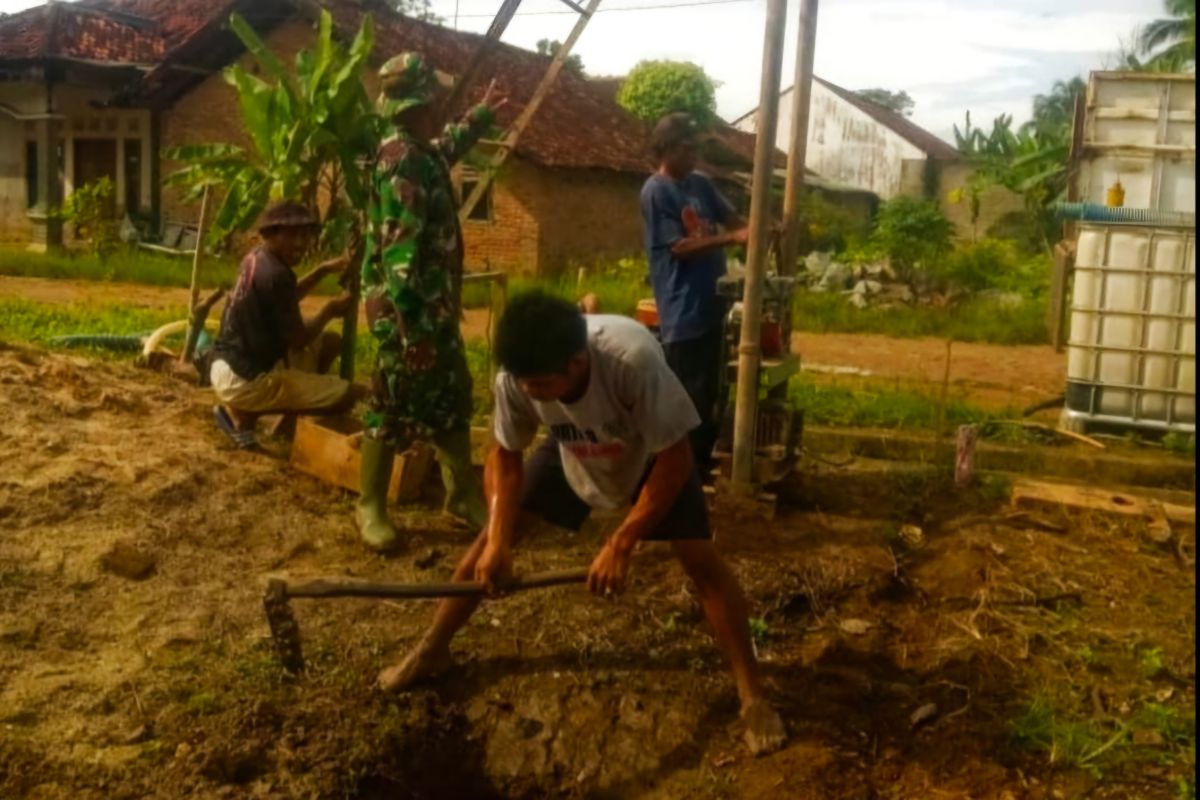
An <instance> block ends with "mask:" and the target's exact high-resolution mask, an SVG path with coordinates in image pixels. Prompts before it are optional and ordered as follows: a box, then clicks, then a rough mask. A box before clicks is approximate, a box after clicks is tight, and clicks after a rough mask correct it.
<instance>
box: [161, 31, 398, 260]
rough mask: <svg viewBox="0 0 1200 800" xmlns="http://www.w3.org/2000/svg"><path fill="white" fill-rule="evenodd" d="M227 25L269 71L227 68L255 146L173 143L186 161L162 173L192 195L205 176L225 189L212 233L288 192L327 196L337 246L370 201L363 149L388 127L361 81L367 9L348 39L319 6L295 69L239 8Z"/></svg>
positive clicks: (326, 221)
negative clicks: (311, 41) (344, 41)
mask: <svg viewBox="0 0 1200 800" xmlns="http://www.w3.org/2000/svg"><path fill="white" fill-rule="evenodd" d="M230 27H231V29H232V30H233V31H234V33H235V34H237V36H238V38H239V39H241V41H242V43H243V44H244V45H245V47H246V49H247V51H248V52H249V53H250V54H251V56H252V57H253V59H254V61H255V64H256V66H257V69H256V70H255V72H257V73H259V74H261V75H263V76H265V77H264V78H260V77H258V75H257V74H255V73H252V72H251V71H250V70H247V69H245V68H243V67H242V66H240V65H237V64H235V65H233V66H231V67H229V68H228V69H226V70H225V73H224V77H225V80H226V81H227V82H228V83H229V84H231V85H232V86H233V87H234V88H236V89H237V93H238V100H239V104H240V107H241V113H242V124H243V127H244V129H245V131H246V133H247V134H248V136H249V138H250V141H251V145H252V147H251V149H249V150H246V149H243V148H241V147H238V146H235V145H231V144H219V143H218V144H202V145H189V146H184V147H180V148H176V149H175V150H173V151H172V152H170V153H168V154H167V155H168V157H169V158H173V159H177V160H180V161H183V162H184V163H185V166H184V167H183V169H181V170H179V171H178V172H176V173H174V174H172V175H170V176H168V178H167V180H166V183H167V185H173V186H182V187H184V188H186V189H187V190H188V191H189V195H188V196H189V198H192V199H194V198H195V197H198V196H199V194H200V193H201V192H202V191H203V189H204V188H205V187H206V186H212V187H214V189H216V190H218V191H221V192H224V198H223V200H222V202H221V204H220V206H219V207H218V208H217V211H216V213H215V215H214V216H213V221H212V236H213V240H214V241H219V240H220V239H222V238H224V237H225V236H226V235H228V234H229V233H231V232H234V231H245V230H248V229H249V228H250V226H251V225H252V224H253V223H254V221H255V220H256V219H257V218H258V217H259V215H260V214H261V213H262V212H263V210H264V208H265V207H266V205H267V204H268V203H270V202H274V201H277V200H282V199H285V198H289V199H291V198H294V199H297V200H300V201H301V202H304V203H306V204H307V205H309V206H311V207H317V206H318V200H319V199H322V198H324V199H326V200H328V202H327V203H325V204H324V206H325V208H324V214H323V217H322V222H323V231H322V234H323V236H322V238H323V241H324V244H325V245H326V247H327V249H331V250H337V249H341V248H342V247H344V246H345V244H346V242H347V235H348V234H349V233H350V232H351V230H353V229H357V228H358V227H359V226H357V225H355V224H354V223H355V214H357V213H360V212H361V209H363V208H366V206H367V202H368V187H367V183H366V182H365V180H364V177H365V176H366V175H367V174H368V173H367V170H365V169H364V165H363V164H362V163H361V158H362V157H363V156H368V155H373V154H374V153H375V151H376V150H377V149H378V145H379V141H380V138H381V136H382V135H383V132H384V130H385V128H386V121H385V120H384V119H383V118H382V117H380V116H379V114H378V113H376V110H375V107H374V104H373V103H372V102H371V100H370V98H368V96H367V92H366V89H365V88H364V85H363V77H364V74H365V70H366V69H367V59H368V57H369V56H370V54H371V50H372V48H373V47H374V42H375V34H374V25H373V23H372V19H371V17H370V15H367V16H366V17H364V19H363V22H362V27H361V28H360V29H359V31H358V34H357V35H356V36H355V38H354V40H353V42H352V43H351V45H350V46H349V48H346V47H343V46H342V45H341V44H340V43H338V42H337V41H336V40H335V39H334V37H333V22H332V17H331V16H330V15H329V12H328V11H322V12H321V17H320V22H319V26H318V34H317V41H316V45H315V47H314V48H313V49H311V50H302V51H301V52H300V53H298V54H297V55H296V62H295V70H294V73H293V72H289V71H288V70H287V69H285V68H284V66H283V64H282V63H281V62H280V61H279V60H278V59H277V58H276V57H275V55H274V54H273V53H272V52H271V51H270V50H269V49H268V48H267V46H266V45H265V44H264V43H263V41H262V40H261V39H260V38H259V37H258V35H257V34H256V33H255V32H254V29H253V28H251V27H250V25H249V24H248V23H247V22H246V21H245V20H244V19H242V18H241V17H240V16H238V15H237V14H234V15H233V16H232V17H231V18H230Z"/></svg>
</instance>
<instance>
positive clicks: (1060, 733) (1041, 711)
mask: <svg viewBox="0 0 1200 800" xmlns="http://www.w3.org/2000/svg"><path fill="white" fill-rule="evenodd" d="M1009 734H1010V736H1011V739H1012V743H1013V744H1014V745H1015V746H1016V747H1019V748H1021V749H1023V750H1029V751H1031V752H1035V753H1042V754H1045V755H1046V756H1047V758H1048V759H1049V761H1050V763H1051V764H1054V765H1062V766H1070V767H1077V768H1080V769H1086V770H1088V771H1089V772H1092V773H1093V774H1096V773H1098V772H1099V770H1100V768H1101V767H1102V765H1103V764H1104V763H1105V762H1106V758H1105V757H1106V756H1109V758H1111V754H1112V751H1113V748H1115V747H1117V745H1119V744H1121V743H1122V742H1123V741H1125V740H1126V739H1127V738H1128V736H1129V732H1128V731H1127V730H1126V729H1125V728H1121V729H1119V730H1117V731H1116V732H1115V733H1114V732H1112V731H1110V730H1106V729H1105V728H1103V727H1101V726H1100V725H1099V724H1098V723H1095V722H1092V721H1090V720H1081V719H1074V718H1072V717H1071V716H1069V715H1067V714H1064V713H1063V712H1062V711H1061V710H1059V709H1057V708H1056V707H1055V706H1054V704H1053V703H1052V702H1051V701H1050V700H1049V699H1048V698H1046V697H1040V696H1039V697H1035V698H1033V700H1031V701H1030V702H1029V703H1028V704H1027V705H1026V706H1025V707H1024V708H1023V709H1022V710H1021V713H1020V714H1018V715H1017V716H1016V717H1014V718H1013V719H1012V720H1011V721H1010V722H1009Z"/></svg>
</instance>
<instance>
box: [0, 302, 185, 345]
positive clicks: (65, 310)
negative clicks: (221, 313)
mask: <svg viewBox="0 0 1200 800" xmlns="http://www.w3.org/2000/svg"><path fill="white" fill-rule="evenodd" d="M186 316H187V315H186V312H185V311H184V309H183V307H182V306H180V307H179V308H174V309H157V308H156V309H147V308H140V307H138V306H131V305H103V306H101V305H80V304H72V305H57V304H49V303H35V302H33V301H30V300H23V299H0V339H4V340H9V341H22V342H34V343H36V344H47V343H48V342H49V341H50V340H51V339H53V338H55V337H56V336H67V335H70V334H97V333H112V334H121V335H125V334H144V333H149V332H151V331H153V330H154V329H155V328H158V327H161V326H162V325H165V324H166V323H168V322H173V321H175V320H180V319H184V318H186Z"/></svg>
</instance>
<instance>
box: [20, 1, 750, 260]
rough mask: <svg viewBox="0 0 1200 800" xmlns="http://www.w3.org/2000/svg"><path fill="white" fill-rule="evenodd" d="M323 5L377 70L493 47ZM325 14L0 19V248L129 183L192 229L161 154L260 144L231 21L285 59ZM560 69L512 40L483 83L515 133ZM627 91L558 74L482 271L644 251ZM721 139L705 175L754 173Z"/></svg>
mask: <svg viewBox="0 0 1200 800" xmlns="http://www.w3.org/2000/svg"><path fill="white" fill-rule="evenodd" d="M320 7H324V8H326V9H328V10H329V11H330V13H331V14H332V16H333V19H334V25H335V29H336V31H337V33H338V34H339V35H341V36H343V37H349V36H351V35H353V33H354V31H356V30H357V28H358V26H359V23H360V21H361V19H362V16H363V15H364V14H365V13H368V12H369V13H371V14H372V15H373V16H374V19H375V26H376V48H375V53H376V56H375V57H376V63H382V61H383V60H385V59H386V58H387V57H388V56H390V55H393V54H395V53H397V52H400V51H403V50H416V51H420V52H422V53H424V54H425V55H426V57H427V58H429V59H430V61H431V62H432V63H433V64H434V66H436V67H437V68H439V69H441V70H443V71H445V72H449V73H451V74H453V73H455V72H456V71H457V70H459V69H461V68H462V66H463V65H464V64H466V62H467V61H468V60H469V59H470V57H471V55H472V54H473V53H474V52H475V50H476V48H477V47H478V46H479V44H480V42H481V41H482V37H480V36H478V35H474V34H469V33H461V32H456V31H452V30H449V29H447V28H443V27H440V26H437V25H433V24H430V23H425V22H420V21H417V20H412V19H409V18H406V17H403V16H400V15H398V14H396V13H395V12H393V11H392V10H391V9H390V7H389V6H388V5H387V4H386V3H385V2H383V0H324V2H322V3H321V4H320ZM317 8H318V5H317V4H316V3H310V2H305V1H304V0H79V1H78V2H73V3H69V4H68V3H59V2H52V3H48V4H46V5H43V6H39V7H35V8H32V9H29V10H27V11H23V12H20V13H17V14H11V15H7V16H0V240H9V241H25V242H31V243H34V244H35V245H39V246H53V245H54V244H56V243H57V242H58V241H59V240H60V237H61V231H60V230H59V226H58V225H57V224H56V223H55V221H54V219H53V217H52V216H51V215H49V214H47V210H48V209H49V208H53V207H55V206H56V204H57V203H58V202H59V201H60V200H61V199H62V198H63V197H65V196H67V195H69V194H70V193H71V192H72V191H73V190H74V188H75V187H78V186H82V185H84V184H86V183H87V182H89V181H92V180H95V179H97V178H99V177H101V176H108V177H110V178H111V179H112V180H113V182H114V184H115V186H116V193H115V198H114V205H115V208H114V209H113V210H114V212H116V213H127V212H128V213H131V214H140V215H142V216H144V217H146V218H147V219H149V220H150V221H151V224H152V225H161V224H162V223H163V222H164V221H166V220H181V221H194V220H195V219H196V217H197V215H198V209H197V208H195V207H194V206H188V205H185V204H184V203H182V202H181V200H180V197H179V195H177V194H175V193H173V192H172V191H169V190H166V189H164V188H162V179H163V177H164V176H165V175H167V174H170V172H171V171H173V170H174V169H175V168H176V167H177V165H175V164H172V163H170V162H168V161H167V160H166V159H165V158H164V157H163V153H166V152H169V151H170V150H171V149H173V148H175V147H178V146H181V145H186V144H199V143H209V142H229V143H234V144H243V145H248V142H247V141H246V137H245V134H244V132H243V131H242V129H241V124H240V114H239V111H238V107H237V101H236V95H235V93H234V90H233V89H232V88H231V87H230V86H229V85H228V84H226V82H225V81H224V80H223V78H222V76H221V74H220V73H221V70H222V69H223V68H224V67H226V66H228V65H229V64H230V63H233V62H234V61H236V60H238V59H242V60H243V61H244V62H245V60H246V59H247V58H248V57H247V56H246V55H245V53H244V52H243V48H242V46H241V44H240V42H239V41H238V39H237V38H236V37H235V36H234V35H233V34H232V33H231V32H230V31H229V30H228V26H227V21H228V19H229V16H230V14H231V13H232V12H235V11H236V12H237V13H239V14H241V15H242V16H243V17H244V18H246V20H247V21H248V22H249V23H250V24H251V25H252V26H253V27H254V28H255V29H256V30H257V31H258V32H259V33H260V35H261V36H262V37H263V38H264V40H265V41H266V43H267V45H268V46H269V47H270V48H271V50H272V51H273V52H274V53H275V54H276V55H277V56H278V57H279V58H280V59H281V60H283V62H284V63H289V62H290V61H291V60H292V59H293V58H294V56H295V54H296V53H297V52H298V51H299V50H300V49H302V48H304V47H307V46H309V45H310V44H311V43H312V42H313V40H314V33H313V20H314V19H315V13H316V10H317ZM549 61H550V60H549V58H548V57H544V56H539V55H537V54H536V53H533V52H530V51H526V50H521V49H519V48H516V47H511V46H509V45H504V44H499V45H498V46H496V47H495V48H494V49H493V51H492V52H491V54H489V56H488V58H487V60H486V61H485V63H484V65H483V68H482V70H481V73H480V74H481V75H485V76H495V77H496V79H497V83H498V89H499V90H500V91H501V92H502V93H504V94H506V95H507V96H508V97H509V98H510V102H509V104H508V105H507V106H506V107H505V108H504V109H503V110H502V112H501V117H500V120H499V122H500V125H501V126H507V125H508V124H509V123H511V122H512V121H513V119H515V117H516V116H517V115H518V114H519V113H520V111H521V110H522V108H523V107H524V105H525V103H526V102H527V101H528V99H529V98H530V97H531V96H532V94H533V92H534V88H535V87H536V86H537V84H538V83H539V81H540V80H541V79H542V76H543V75H544V73H545V71H546V67H547V66H548V64H549ZM369 83H370V81H369ZM368 89H369V90H370V91H371V93H372V95H373V94H374V92H375V87H373V86H370V85H369V86H368ZM477 91H479V92H482V86H480V87H479V88H478V90H477ZM614 95H615V92H614V91H613V89H612V88H611V85H609V84H607V83H605V82H592V81H589V80H588V79H586V78H584V77H582V76H579V75H575V74H573V73H570V72H569V71H563V72H562V73H561V74H560V75H559V78H558V81H557V83H556V84H555V86H554V88H553V89H552V90H551V92H550V93H549V95H548V96H547V98H546V99H545V102H544V103H543V104H542V106H541V108H540V110H539V111H538V113H537V115H536V116H535V118H534V119H533V122H532V123H531V125H530V126H529V128H528V129H526V131H525V133H524V134H523V135H522V137H521V139H520V141H519V143H518V145H517V147H516V149H515V151H514V154H513V155H512V156H511V157H510V158H509V160H508V162H507V163H506V165H505V167H504V168H503V169H502V170H501V173H500V175H499V176H498V178H497V180H496V181H495V182H494V185H493V188H492V189H491V190H489V193H488V195H487V196H486V197H485V199H484V201H483V202H481V203H480V204H479V206H478V207H477V208H476V210H475V213H474V214H473V215H472V218H471V219H470V220H469V221H468V222H467V223H466V225H465V226H464V238H465V244H466V259H467V265H468V268H469V269H473V270H503V271H506V272H516V273H525V274H556V273H558V272H560V271H562V270H564V269H565V268H567V267H569V266H570V265H571V264H572V263H581V264H594V263H597V262H600V261H604V260H608V259H616V258H619V257H622V256H625V255H629V254H633V253H637V252H639V251H640V249H641V246H642V244H641V242H642V231H641V220H640V216H639V210H638V201H637V198H638V192H639V190H640V188H641V184H642V182H643V181H644V180H645V178H646V176H647V175H648V174H649V173H650V172H651V171H652V169H653V167H654V165H653V163H652V159H651V157H650V155H649V146H648V145H649V142H648V130H647V128H646V126H645V125H643V124H642V123H641V122H639V121H638V120H636V119H635V118H634V117H632V116H631V115H630V114H628V113H627V112H625V111H624V110H623V109H621V108H620V107H619V106H618V105H617V104H616V102H615V99H614ZM719 133H720V135H719V137H718V142H717V145H716V146H717V149H718V150H719V152H720V155H721V159H719V160H720V161H721V162H722V163H720V164H708V165H705V166H706V169H708V170H709V171H710V172H712V173H713V174H714V175H715V176H717V177H718V178H719V177H721V176H722V175H723V174H725V173H727V172H732V171H733V170H740V171H745V170H746V169H748V166H749V164H750V163H751V162H752V160H753V150H754V136H753V135H752V134H746V133H744V132H741V131H736V130H733V129H730V128H726V129H723V130H721V131H720V132H719ZM474 177H475V176H474V175H473V174H471V173H470V172H469V171H468V170H465V169H462V168H460V169H458V170H456V173H455V180H456V182H457V184H458V188H459V190H460V191H463V190H466V191H469V189H470V183H471V181H472V180H473V178H474Z"/></svg>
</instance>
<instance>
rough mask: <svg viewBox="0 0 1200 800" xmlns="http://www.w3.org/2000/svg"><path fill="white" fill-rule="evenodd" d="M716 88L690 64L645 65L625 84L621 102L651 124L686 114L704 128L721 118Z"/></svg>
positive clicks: (647, 63) (698, 68)
mask: <svg viewBox="0 0 1200 800" xmlns="http://www.w3.org/2000/svg"><path fill="white" fill-rule="evenodd" d="M716 86H717V85H716V83H714V82H713V80H712V78H710V77H708V75H707V74H705V72H704V70H703V69H701V68H700V66H698V65H696V64H693V63H691V62H690V61H643V62H641V63H639V64H638V65H637V66H636V67H634V68H633V69H632V70H631V71H630V73H629V76H628V77H627V78H626V79H625V81H624V83H622V84H621V89H620V91H618V92H617V102H618V103H619V104H620V105H621V107H622V108H624V109H625V110H627V111H629V112H630V113H631V114H633V115H634V116H635V117H638V118H639V119H642V120H645V121H646V122H650V123H653V122H656V121H658V120H659V119H661V118H662V117H664V116H666V115H667V114H673V113H675V112H679V111H685V112H687V113H689V114H691V115H693V116H694V117H695V118H696V121H697V122H699V123H700V124H701V125H711V124H712V123H713V122H714V121H716V118H717V100H716Z"/></svg>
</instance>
